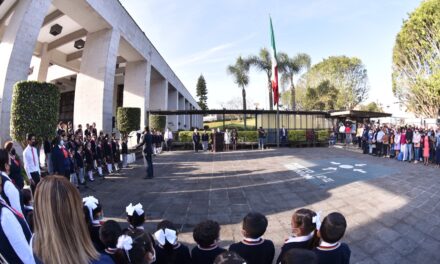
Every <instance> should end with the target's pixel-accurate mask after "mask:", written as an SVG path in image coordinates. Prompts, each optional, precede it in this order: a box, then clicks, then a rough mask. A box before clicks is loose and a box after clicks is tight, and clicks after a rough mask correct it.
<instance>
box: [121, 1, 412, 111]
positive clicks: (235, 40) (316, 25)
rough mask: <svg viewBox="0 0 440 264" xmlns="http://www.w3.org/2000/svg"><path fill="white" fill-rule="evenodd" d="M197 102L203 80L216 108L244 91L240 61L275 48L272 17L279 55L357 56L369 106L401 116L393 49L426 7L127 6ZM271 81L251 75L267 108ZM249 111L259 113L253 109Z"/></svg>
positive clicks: (252, 94)
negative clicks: (237, 71) (237, 68)
mask: <svg viewBox="0 0 440 264" xmlns="http://www.w3.org/2000/svg"><path fill="white" fill-rule="evenodd" d="M120 1H121V3H122V4H123V6H124V7H125V8H126V9H127V11H128V12H129V13H130V15H131V16H132V17H133V19H134V20H135V21H136V22H137V23H138V25H139V26H140V27H141V28H142V30H143V31H144V32H145V34H146V35H147V37H148V38H149V40H150V41H151V42H152V43H153V45H154V46H155V47H156V49H157V50H158V51H159V52H160V53H161V55H162V56H163V57H164V59H165V60H166V61H167V63H168V64H169V65H170V67H171V68H172V69H173V71H174V72H175V73H176V74H177V76H178V77H179V78H180V80H181V81H182V83H183V84H184V85H185V87H186V88H187V89H188V90H189V91H190V92H191V94H192V95H193V96H194V97H195V95H196V84H197V79H198V77H199V76H200V74H203V76H204V77H205V80H206V83H207V88H208V106H209V108H211V109H215V108H220V106H221V105H222V104H223V103H225V102H227V101H229V100H231V99H234V98H241V90H240V88H238V87H237V85H236V84H235V83H234V81H233V78H232V76H230V75H228V74H227V71H226V68H227V66H228V65H232V64H234V63H235V61H236V59H237V57H238V56H240V55H241V56H244V57H247V56H249V55H257V54H258V52H259V50H260V49H261V48H262V47H266V48H269V49H270V30H269V15H270V16H271V17H272V21H273V26H274V31H275V39H276V48H277V51H278V52H280V51H282V52H286V53H287V54H289V56H294V55H295V54H297V53H300V52H305V53H307V54H309V55H310V56H311V58H312V64H316V63H319V62H320V61H322V60H323V59H325V58H328V57H329V56H338V55H347V56H350V57H358V58H360V59H361V60H362V62H363V63H364V65H365V67H366V69H367V71H368V77H369V84H370V92H369V98H368V100H367V102H370V101H375V102H376V101H377V102H380V103H382V105H383V106H384V109H385V110H386V111H387V110H388V111H397V110H395V109H396V108H398V105H397V104H396V101H397V100H396V99H395V98H393V96H392V82H391V72H392V50H393V46H394V42H395V38H396V35H397V33H398V32H399V30H400V28H401V26H402V23H403V21H404V19H407V18H408V13H410V12H412V11H413V10H414V9H415V8H416V7H417V6H418V5H419V4H420V2H421V0H368V1H365V0H283V1H281V0H279V1H274V0H273V1H262V0H253V1H252V0H222V1H214V0H179V1H177V0H174V1H170V0H143V1H139V0H120ZM266 85H267V77H266V75H265V74H264V73H263V72H258V71H256V70H251V74H250V83H249V85H248V87H247V88H246V91H247V96H248V97H249V99H250V101H252V102H253V104H255V103H257V104H258V107H259V108H265V109H268V107H269V103H268V100H269V99H268V93H267V86H266ZM249 107H252V108H253V107H255V105H251V106H249Z"/></svg>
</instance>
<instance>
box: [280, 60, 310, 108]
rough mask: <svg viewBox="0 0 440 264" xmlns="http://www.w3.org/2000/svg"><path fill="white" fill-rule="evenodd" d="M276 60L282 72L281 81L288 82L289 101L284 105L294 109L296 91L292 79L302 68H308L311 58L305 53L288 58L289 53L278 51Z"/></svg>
mask: <svg viewBox="0 0 440 264" xmlns="http://www.w3.org/2000/svg"><path fill="white" fill-rule="evenodd" d="M278 60H279V68H280V69H282V72H283V74H282V75H281V82H282V83H290V93H289V94H290V102H289V103H288V104H285V105H289V106H290V107H291V109H292V110H296V91H295V84H294V80H293V79H294V77H295V76H296V75H298V74H299V73H300V72H302V71H303V70H306V69H307V70H309V69H310V64H311V61H312V60H311V58H310V56H309V55H307V54H305V53H299V54H297V55H295V56H294V57H292V58H289V55H287V54H286V53H279V54H278ZM283 103H284V102H283Z"/></svg>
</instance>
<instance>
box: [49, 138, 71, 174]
mask: <svg viewBox="0 0 440 264" xmlns="http://www.w3.org/2000/svg"><path fill="white" fill-rule="evenodd" d="M68 158H69V153H68V152H67V150H66V148H65V147H64V140H63V139H62V138H61V137H60V136H57V137H56V138H55V139H54V141H53V149H52V164H53V172H54V174H57V175H64V176H65V177H66V178H67V179H69V178H70V170H69V169H70V166H69V160H68Z"/></svg>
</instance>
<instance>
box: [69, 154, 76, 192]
mask: <svg viewBox="0 0 440 264" xmlns="http://www.w3.org/2000/svg"><path fill="white" fill-rule="evenodd" d="M74 157H75V149H73V148H70V149H69V156H68V162H69V172H70V182H71V183H72V184H74V185H75V186H76V188H78V175H77V174H76V167H77V165H76V160H75V158H74Z"/></svg>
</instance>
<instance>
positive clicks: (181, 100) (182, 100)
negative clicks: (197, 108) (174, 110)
mask: <svg viewBox="0 0 440 264" xmlns="http://www.w3.org/2000/svg"><path fill="white" fill-rule="evenodd" d="M179 110H185V97H183V96H181V95H180V94H179ZM179 123H180V125H179V128H178V129H185V127H184V125H185V115H179Z"/></svg>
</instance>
